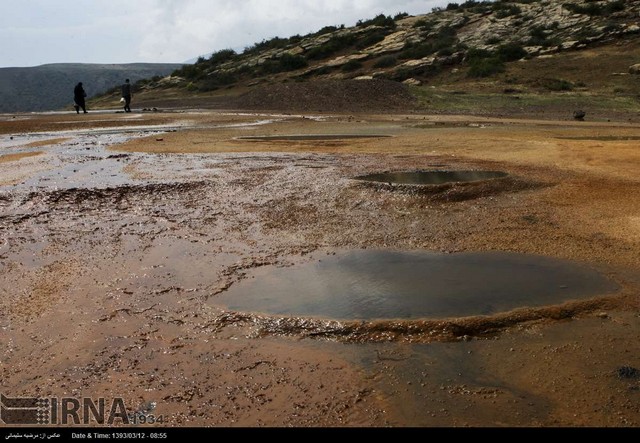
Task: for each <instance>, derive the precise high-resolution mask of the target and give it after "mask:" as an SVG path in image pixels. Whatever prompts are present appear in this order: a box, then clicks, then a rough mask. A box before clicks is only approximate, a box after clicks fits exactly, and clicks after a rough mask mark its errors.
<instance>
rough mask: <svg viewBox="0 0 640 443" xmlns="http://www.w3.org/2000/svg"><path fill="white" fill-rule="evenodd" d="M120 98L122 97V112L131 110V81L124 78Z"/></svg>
mask: <svg viewBox="0 0 640 443" xmlns="http://www.w3.org/2000/svg"><path fill="white" fill-rule="evenodd" d="M122 98H124V112H131V107H130V106H129V105H130V104H131V83H129V79H127V80H125V82H124V84H123V85H122Z"/></svg>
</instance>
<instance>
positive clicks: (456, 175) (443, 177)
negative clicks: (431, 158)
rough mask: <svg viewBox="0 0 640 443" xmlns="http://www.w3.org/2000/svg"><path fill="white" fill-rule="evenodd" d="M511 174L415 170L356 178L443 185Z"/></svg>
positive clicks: (397, 182)
mask: <svg viewBox="0 0 640 443" xmlns="http://www.w3.org/2000/svg"><path fill="white" fill-rule="evenodd" d="M508 175H509V174H507V173H506V172H500V171H415V172H384V173H379V174H369V175H362V176H359V177H356V180H363V181H370V182H380V183H395V184H400V185H441V184H444V183H458V182H475V181H483V180H490V179H494V178H504V177H507V176H508Z"/></svg>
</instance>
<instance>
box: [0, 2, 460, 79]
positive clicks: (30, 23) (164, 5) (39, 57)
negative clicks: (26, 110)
mask: <svg viewBox="0 0 640 443" xmlns="http://www.w3.org/2000/svg"><path fill="white" fill-rule="evenodd" d="M450 2H455V1H454V0H351V1H347V0H126V1H124V0H0V11H2V12H1V14H0V67H26V66H38V65H42V64H47V63H109V64H110V63H137V62H146V63H184V62H186V61H187V60H191V59H194V58H196V57H198V56H201V55H207V54H210V53H212V52H215V51H219V50H221V49H234V50H236V51H237V52H242V51H243V50H244V48H246V47H248V46H251V45H253V44H254V43H257V42H260V41H262V40H264V39H267V40H268V39H270V38H272V37H283V38H284V37H291V36H293V35H296V34H300V35H305V34H308V33H310V32H315V31H318V30H319V29H321V28H323V27H324V26H339V25H342V24H344V25H345V26H353V25H355V24H356V22H357V21H358V20H366V19H370V18H373V17H375V16H376V15H378V14H385V15H391V16H394V15H396V14H398V13H400V12H406V13H408V14H410V15H417V14H425V13H428V12H431V9H432V8H434V7H437V6H445V5H446V4H447V3H450ZM457 3H460V2H457Z"/></svg>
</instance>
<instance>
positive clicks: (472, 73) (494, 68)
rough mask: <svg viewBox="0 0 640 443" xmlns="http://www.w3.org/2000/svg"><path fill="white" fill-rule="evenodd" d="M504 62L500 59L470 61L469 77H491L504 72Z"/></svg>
mask: <svg viewBox="0 0 640 443" xmlns="http://www.w3.org/2000/svg"><path fill="white" fill-rule="evenodd" d="M504 69H505V67H504V62H503V61H502V60H500V59H499V58H498V57H491V58H476V59H473V60H470V61H469V73H468V75H469V77H475V78H481V77H490V76H492V75H495V74H499V73H501V72H504Z"/></svg>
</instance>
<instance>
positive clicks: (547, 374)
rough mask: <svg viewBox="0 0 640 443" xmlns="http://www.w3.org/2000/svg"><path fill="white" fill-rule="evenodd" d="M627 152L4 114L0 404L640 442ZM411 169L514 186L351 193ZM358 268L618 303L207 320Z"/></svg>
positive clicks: (545, 133)
mask: <svg viewBox="0 0 640 443" xmlns="http://www.w3.org/2000/svg"><path fill="white" fill-rule="evenodd" d="M287 135H316V136H317V137H313V138H311V139H306V140H305V139H300V138H298V139H293V140H291V139H287V137H286V136H287ZM323 135H332V137H328V138H327V139H323V137H322V136H323ZM339 135H350V136H355V135H357V136H362V137H360V138H358V137H349V138H346V137H345V138H341V137H336V136H339ZM372 135H375V136H377V137H370V136H372ZM259 136H269V137H271V138H266V139H258V138H255V137H259ZM274 136H280V137H274ZM282 136H284V137H282ZM381 136H384V137H381ZM252 137H253V138H252ZM638 140H640V125H638V124H631V123H628V122H620V123H618V122H606V121H603V122H573V121H560V122H559V121H534V120H507V119H495V118H474V117H469V116H464V117H462V116H461V117H456V116H430V115H417V114H411V115H383V116H379V115H369V114H366V115H365V114H358V115H290V114H249V113H244V114H242V113H223V112H214V111H201V112H195V111H193V112H164V113H133V114H127V115H125V114H115V113H112V112H102V113H90V114H88V115H87V116H77V115H75V114H73V115H72V114H64V113H60V114H46V115H44V114H43V115H18V116H12V115H4V116H0V235H1V240H2V241H1V243H0V268H1V270H2V272H0V343H1V344H2V347H1V349H0V368H1V371H2V372H1V377H0V390H1V391H2V392H3V393H4V394H5V395H9V396H40V397H65V396H72V397H90V398H100V397H106V398H107V399H113V398H116V397H122V398H124V399H125V401H126V403H127V407H128V408H130V410H132V411H137V412H140V413H143V414H148V415H154V416H156V417H157V416H162V417H163V419H164V423H163V425H165V426H167V425H168V426H639V425H640V372H638V371H634V369H635V368H640V352H639V351H640V341H639V340H638V336H639V334H640V298H639V293H640V292H639V289H640V260H639V257H640V178H639V177H638V174H637V171H638V168H639V167H640V150H638V148H637V146H638ZM417 169H435V170H448V169H465V170H466V169H482V170H485V169H486V170H499V171H505V172H508V173H509V177H508V178H506V179H499V180H491V181H488V182H482V183H471V184H456V185H443V186H437V187H427V188H425V187H421V188H416V187H412V186H398V185H393V184H386V183H382V184H377V185H370V184H365V183H362V182H360V181H356V180H353V177H355V176H359V175H362V174H367V173H373V172H379V171H402V170H417ZM362 248H376V249H386V248H390V249H399V250H429V251H440V252H450V253H455V252H460V251H512V252H520V253H532V254H539V255H545V256H549V257H555V258H561V259H569V260H575V261H578V262H580V263H583V264H586V265H588V266H591V267H593V268H594V269H595V270H597V271H599V272H601V273H603V274H604V275H606V276H608V277H609V278H610V279H611V280H613V281H614V282H615V283H617V284H618V286H619V288H620V289H619V290H617V291H616V292H614V293H608V294H601V295H599V296H597V297H594V298H591V299H589V300H586V301H584V300H583V301H569V302H566V303H559V304H558V305H553V306H547V307H543V308H535V309H532V308H527V307H523V308H521V309H518V310H515V311H512V312H507V313H499V314H496V315H492V316H477V317H470V318H451V319H422V320H413V321H406V320H404V321H403V320H397V321H370V322H360V321H338V320H335V319H322V318H290V317H276V316H270V315H266V314H263V313H256V312H230V311H228V310H226V309H225V308H224V306H220V305H219V304H217V303H216V295H218V294H220V293H222V292H224V291H226V290H227V289H228V288H229V287H231V286H232V285H234V284H236V283H237V282H239V281H240V280H242V279H244V278H251V276H252V275H251V273H252V270H255V268H258V267H260V268H262V267H265V266H292V265H296V264H302V263H307V262H309V261H311V260H319V259H322V257H323V256H326V255H327V254H334V253H340V252H341V251H345V250H350V249H362Z"/></svg>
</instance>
